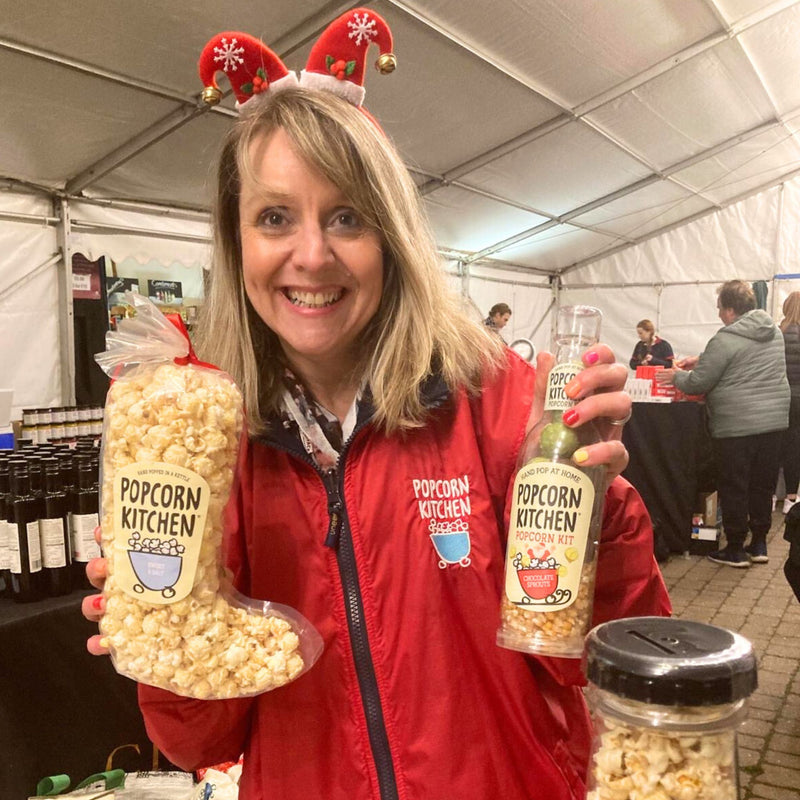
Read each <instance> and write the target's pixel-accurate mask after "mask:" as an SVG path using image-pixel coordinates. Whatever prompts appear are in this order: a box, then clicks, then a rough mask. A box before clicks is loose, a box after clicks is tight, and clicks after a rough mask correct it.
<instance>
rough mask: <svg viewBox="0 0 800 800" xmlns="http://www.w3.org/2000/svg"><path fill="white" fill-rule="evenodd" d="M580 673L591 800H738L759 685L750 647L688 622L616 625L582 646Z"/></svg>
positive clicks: (649, 620) (730, 634) (729, 635)
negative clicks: (750, 707)
mask: <svg viewBox="0 0 800 800" xmlns="http://www.w3.org/2000/svg"><path fill="white" fill-rule="evenodd" d="M584 668H585V672H586V676H587V678H588V687H589V688H588V692H587V694H588V700H589V705H590V708H591V712H592V722H593V729H594V744H593V748H592V759H591V766H590V770H589V776H588V787H587V788H588V794H587V800H602V798H606V797H634V796H636V797H648V798H650V797H654V798H655V797H658V798H673V797H675V798H679V797H681V798H682V797H693V798H701V797H709V798H714V800H737V798H738V797H739V785H738V769H737V746H736V731H737V728H738V727H739V726H740V725H741V724H742V722H744V720H745V717H746V714H747V698H748V697H749V696H750V694H752V692H753V691H754V690H755V689H756V686H757V684H758V676H757V667H756V657H755V655H754V653H753V648H752V645H751V644H750V642H748V641H747V639H745V638H744V637H743V636H740V635H739V634H737V633H733V632H731V631H728V630H725V629H723V628H717V627H714V626H712V625H706V624H705V623H702V622H693V621H691V620H679V619H671V618H665V617H635V618H629V619H619V620H614V621H613V622H606V623H604V624H603V625H598V626H597V627H596V628H594V629H593V630H592V631H591V632H590V633H589V635H588V636H587V637H586V653H585V658H584Z"/></svg>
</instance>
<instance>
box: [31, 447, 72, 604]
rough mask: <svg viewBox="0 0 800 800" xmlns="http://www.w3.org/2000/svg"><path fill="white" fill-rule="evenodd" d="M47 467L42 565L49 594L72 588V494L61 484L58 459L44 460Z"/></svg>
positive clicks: (45, 467) (60, 593)
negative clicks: (70, 525)
mask: <svg viewBox="0 0 800 800" xmlns="http://www.w3.org/2000/svg"><path fill="white" fill-rule="evenodd" d="M42 465H43V466H44V515H43V516H42V517H41V518H40V519H39V536H40V539H41V543H42V567H43V568H44V574H45V583H46V586H47V593H48V594H49V595H52V596H54V597H55V596H58V595H62V594H69V593H70V591H71V590H72V543H71V542H70V538H69V521H68V514H69V497H68V495H67V492H66V491H65V490H64V487H63V485H62V483H61V474H60V470H59V466H60V465H59V462H58V459H57V458H44V459H42Z"/></svg>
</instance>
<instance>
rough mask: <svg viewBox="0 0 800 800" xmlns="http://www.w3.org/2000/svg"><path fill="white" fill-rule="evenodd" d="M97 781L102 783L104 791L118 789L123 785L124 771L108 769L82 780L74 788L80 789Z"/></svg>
mask: <svg viewBox="0 0 800 800" xmlns="http://www.w3.org/2000/svg"><path fill="white" fill-rule="evenodd" d="M97 781H104V782H105V787H106V789H119V788H120V787H121V786H124V785H125V770H124V769H110V770H108V771H107V772H96V773H95V774H94V775H90V776H89V777H88V778H84V779H83V780H82V781H81V782H80V783H79V784H78V785H77V786H76V787H75V788H76V789H82V788H83V787H84V786H89V785H90V784H92V783H96V782H97Z"/></svg>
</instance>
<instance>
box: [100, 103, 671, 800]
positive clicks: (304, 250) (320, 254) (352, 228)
mask: <svg viewBox="0 0 800 800" xmlns="http://www.w3.org/2000/svg"><path fill="white" fill-rule="evenodd" d="M215 221H216V225H215V231H216V240H215V241H216V262H215V264H214V270H213V281H212V286H211V290H210V295H209V298H208V302H207V304H206V309H205V319H204V322H203V325H202V326H201V329H202V331H203V334H204V335H203V337H202V341H201V345H200V347H201V352H202V355H203V357H204V358H206V359H208V360H210V361H213V362H215V363H217V364H218V365H219V366H221V367H223V368H224V369H226V370H228V371H229V372H230V373H231V374H232V375H233V376H234V378H235V379H236V380H237V382H238V383H239V385H240V386H241V387H242V389H243V391H244V394H245V398H246V403H247V406H248V416H249V422H250V426H251V430H250V437H249V441H248V442H247V443H246V445H245V449H244V452H243V453H242V455H241V459H240V464H241V469H240V475H239V491H238V495H237V496H236V498H235V502H233V503H232V505H231V509H230V510H231V514H230V517H231V519H230V531H229V536H230V547H229V551H230V555H229V564H230V566H231V568H232V570H233V573H234V579H235V583H236V586H237V587H238V588H239V589H240V590H241V591H242V592H243V593H245V594H246V595H248V596H250V597H252V598H269V599H270V600H273V601H275V602H281V603H285V604H288V605H290V606H292V607H294V608H296V609H298V610H299V611H300V612H301V613H302V614H303V615H304V616H305V617H307V618H308V619H309V620H310V621H311V622H312V623H313V624H314V626H315V627H316V628H317V630H318V631H319V632H320V633H321V634H322V636H323V638H324V641H325V650H324V652H323V654H322V656H321V657H320V659H319V661H318V662H317V663H316V664H315V665H314V667H313V668H312V669H311V670H309V672H308V673H306V674H305V675H303V676H302V677H301V678H300V679H298V680H296V681H295V682H294V683H291V684H289V685H288V686H285V687H283V688H282V689H280V690H276V691H273V692H268V693H266V694H262V695H260V696H258V697H255V698H248V699H241V700H233V701H224V700H219V701H210V702H204V701H197V700H188V699H186V698H180V697H176V696H174V695H171V694H169V693H168V692H165V691H162V690H159V689H155V688H152V687H147V686H141V687H140V695H139V696H140V705H141V708H142V711H143V714H144V717H145V721H146V724H147V728H148V732H149V735H150V736H151V738H152V739H153V740H154V741H155V742H157V743H158V746H159V748H160V749H161V750H162V752H164V753H165V754H166V755H167V756H168V757H169V758H170V759H171V760H172V761H173V762H174V763H176V764H178V765H180V766H181V767H183V768H185V769H195V768H197V767H199V766H201V765H204V764H205V765H208V764H213V763H218V762H220V761H223V760H230V759H236V758H238V756H239V754H240V753H242V752H244V772H243V775H242V781H241V786H240V797H241V799H242V800H265V799H266V798H273V797H280V798H284V799H287V798H288V799H289V800H291V799H292V798H308V797H325V798H331V799H332V800H337V799H339V798H341V799H342V800H344V798H348V800H349V799H350V798H375V799H376V800H377V799H378V798H395V797H406V798H433V797H463V798H475V800H478V798H487V797H500V796H502V797H505V798H508V799H509V800H522V798H531V797H541V798H548V800H578V799H579V798H582V797H583V792H584V779H585V772H586V768H587V763H588V748H589V743H590V729H589V726H588V722H587V717H586V709H585V705H584V701H583V697H582V694H581V690H580V688H579V684H580V682H581V678H580V673H579V668H578V664H577V662H576V661H567V660H561V659H546V658H530V657H527V656H525V655H522V654H521V653H518V652H514V651H510V650H503V649H501V648H499V647H497V646H496V645H495V633H496V630H497V627H498V623H499V599H500V591H501V589H500V587H501V582H502V576H503V566H504V513H505V514H507V510H506V496H507V490H508V487H509V483H510V481H511V480H512V479H513V474H514V469H515V463H516V457H517V452H518V450H519V448H520V445H521V443H522V440H523V438H524V435H525V431H526V430H528V429H529V428H530V427H531V424H532V422H533V421H535V419H536V418H537V417H538V416H539V415H540V413H541V409H542V402H543V401H542V398H543V393H544V386H545V380H546V373H547V370H548V368H549V366H550V365H551V363H552V358H551V357H549V356H546V355H543V356H541V357H540V358H539V361H538V365H537V367H538V369H537V370H534V369H533V368H531V367H530V366H529V365H528V364H526V363H524V362H523V361H522V360H521V359H519V358H518V357H516V356H515V355H513V354H511V353H510V352H509V351H508V349H507V348H504V347H503V346H502V343H501V342H499V340H497V339H495V338H494V337H493V336H492V335H491V334H489V333H488V332H487V331H485V330H484V329H483V327H482V326H480V325H478V324H476V323H474V322H472V321H471V320H469V319H468V318H467V317H466V316H465V315H464V314H463V312H462V311H461V310H460V308H459V304H458V303H457V301H455V299H454V298H451V297H449V296H448V294H447V292H446V289H445V288H444V284H443V280H442V278H443V275H442V271H441V268H440V265H439V259H438V257H437V253H436V249H435V246H434V242H433V240H432V237H431V235H430V233H429V230H428V226H427V224H426V222H425V220H424V218H423V216H422V212H421V207H420V202H419V199H418V196H417V193H416V191H415V188H414V184H413V182H412V181H411V180H410V178H409V175H408V173H407V171H406V169H405V168H404V166H403V164H402V162H401V160H400V158H399V156H398V154H397V153H396V151H395V150H394V148H393V146H392V145H391V144H390V142H389V141H388V139H387V138H386V137H385V135H384V134H383V133H381V132H380V131H379V130H378V129H377V128H376V127H375V126H374V124H373V123H372V122H371V121H370V120H369V119H368V118H367V117H366V116H365V115H364V114H362V113H361V112H360V111H359V110H357V109H356V108H354V107H353V106H351V105H349V104H348V103H347V102H345V101H343V100H342V99H340V98H339V97H336V96H333V95H332V94H329V93H327V92H325V91H316V90H303V89H287V90H285V91H282V92H280V93H277V94H275V95H274V96H271V97H270V98H266V99H265V100H264V101H263V102H261V101H259V106H258V108H257V109H255V110H254V111H252V112H250V113H248V115H247V116H245V117H244V118H242V119H240V120H239V121H238V122H237V123H235V124H234V126H233V129H232V130H231V133H230V136H229V137H228V139H227V142H226V144H225V147H224V149H223V152H222V156H221V162H220V169H219V190H218V198H217V209H216V220H215ZM223 331H224V332H225V335H224V336H220V335H219V334H220V332H223ZM584 361H585V363H586V365H587V369H585V370H584V371H583V372H582V373H580V376H579V378H578V379H577V380H576V382H575V384H574V385H572V386H571V387H570V394H571V396H573V397H575V398H576V399H580V402H579V403H578V404H577V405H576V406H575V407H574V411H575V412H576V414H577V419H576V421H575V423H574V424H582V423H583V422H585V421H587V420H590V419H594V420H595V421H597V422H598V424H599V425H600V426H601V427H602V429H603V431H604V432H605V434H606V435H607V436H608V439H607V440H606V441H603V442H601V443H599V444H596V445H594V446H592V447H590V448H586V449H585V452H584V453H583V454H582V455H581V456H580V457H581V458H583V457H584V456H585V460H583V461H582V464H607V465H608V470H609V477H610V478H613V476H614V475H616V474H618V473H619V472H620V471H621V470H622V469H623V468H624V466H625V463H626V460H627V454H626V452H625V449H624V447H623V445H622V444H621V442H620V441H619V435H620V430H621V428H620V427H619V425H616V426H615V425H613V424H608V420H623V419H624V418H625V417H626V416H627V415H628V413H629V409H630V399H629V398H628V396H627V395H626V394H624V393H623V392H622V391H621V389H622V386H623V384H624V380H625V370H624V369H622V368H621V367H620V366H619V365H614V364H613V356H612V354H611V352H610V350H609V348H608V347H605V346H603V345H598V346H596V347H594V348H592V349H591V350H590V351H589V352H588V353H587V355H586V356H585V357H584ZM298 400H299V401H300V402H297V401H298ZM304 410H305V411H308V412H310V413H305V411H304ZM500 420H501V422H500ZM456 478H457V479H459V481H458V485H459V486H460V487H462V489H464V487H466V488H465V489H464V493H463V496H462V497H461V500H462V502H461V503H460V504H458V505H459V506H460V508H461V509H462V511H463V509H464V508H465V507H468V508H469V511H468V512H467V514H466V516H462V521H464V522H465V524H467V525H468V530H469V536H470V543H471V552H470V560H469V564H468V565H463V566H462V564H461V563H458V564H451V565H449V566H445V567H444V568H442V567H440V566H439V558H438V556H437V555H436V553H435V551H434V548H433V546H432V543H431V539H430V524H431V522H434V521H436V519H435V514H438V515H439V517H440V518H441V521H444V522H447V521H448V520H450V519H451V518H452V517H453V515H454V514H455V515H456V516H457V515H458V512H457V511H453V510H452V508H453V506H454V504H453V503H449V502H438V501H439V500H442V499H443V498H442V497H439V494H442V492H441V491H440V490H439V489H437V486H438V487H441V486H445V485H446V486H448V487H450V486H452V485H453V483H452V479H456ZM430 500H433V501H436V502H429V501H430ZM444 500H445V501H446V500H447V498H444ZM432 509H436V511H432ZM448 509H450V510H448ZM432 514H433V515H434V517H432V516H431V515H432ZM605 522H606V525H605V530H604V533H603V540H604V544H603V545H602V546H601V549H600V566H599V568H598V571H599V574H600V576H601V577H600V578H598V590H597V592H598V593H597V601H596V616H595V620H596V621H600V620H603V619H607V618H609V617H611V616H615V615H620V614H622V615H636V614H651V613H653V614H664V613H668V610H669V604H668V600H667V598H666V593H665V590H664V587H663V583H662V581H661V578H660V575H659V573H658V570H657V567H656V566H655V563H654V559H653V556H652V538H651V537H652V531H651V529H650V525H649V521H648V518H647V514H646V511H645V509H644V507H643V505H642V503H641V500H640V499H639V498H638V496H637V495H636V494H635V492H634V491H633V489H632V488H631V487H630V486H629V485H628V484H627V483H625V482H624V481H623V480H621V479H617V480H614V481H613V483H612V484H611V487H610V489H609V491H608V496H607V500H606V512H605ZM623 563H624V565H625V566H624V570H623V567H622V564H623ZM88 571H89V574H90V577H91V578H92V579H93V581H94V582H95V583H96V584H97V585H100V584H101V583H102V575H103V572H104V565H103V563H102V562H93V563H92V565H91V567H90V568H89V570H88ZM101 606H102V604H101ZM84 613H85V614H86V615H87V616H89V617H90V618H97V616H98V612H97V611H95V610H94V608H93V601H92V599H91V598H88V599H87V601H86V602H85V603H84ZM89 649H90V650H91V651H92V652H95V653H100V652H102V648H101V646H100V642H99V641H98V639H97V638H96V637H95V638H93V639H92V640H90V643H89Z"/></svg>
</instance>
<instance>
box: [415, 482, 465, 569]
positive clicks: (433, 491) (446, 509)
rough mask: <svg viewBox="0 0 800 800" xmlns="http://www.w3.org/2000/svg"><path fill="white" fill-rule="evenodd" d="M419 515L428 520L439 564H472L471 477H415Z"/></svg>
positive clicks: (441, 565) (443, 566) (442, 566)
mask: <svg viewBox="0 0 800 800" xmlns="http://www.w3.org/2000/svg"><path fill="white" fill-rule="evenodd" d="M411 485H412V487H413V489H414V498H415V500H416V501H417V510H418V511H419V515H420V518H421V519H423V520H428V531H429V532H430V534H429V535H430V538H431V542H432V543H433V547H434V550H435V551H436V554H437V555H438V557H439V567H440V568H442V569H444V568H445V567H447V566H448V565H449V564H460V565H461V566H462V567H467V566H469V564H470V558H469V553H470V549H471V543H470V538H469V522H468V519H469V516H470V498H469V476H467V475H462V476H458V477H454V478H445V479H436V478H414V479H413V480H412V481H411Z"/></svg>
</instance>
